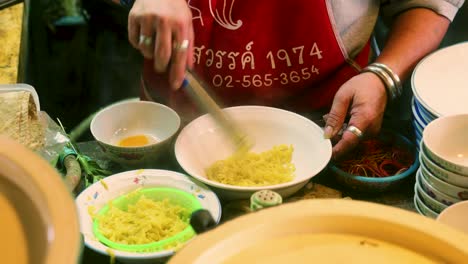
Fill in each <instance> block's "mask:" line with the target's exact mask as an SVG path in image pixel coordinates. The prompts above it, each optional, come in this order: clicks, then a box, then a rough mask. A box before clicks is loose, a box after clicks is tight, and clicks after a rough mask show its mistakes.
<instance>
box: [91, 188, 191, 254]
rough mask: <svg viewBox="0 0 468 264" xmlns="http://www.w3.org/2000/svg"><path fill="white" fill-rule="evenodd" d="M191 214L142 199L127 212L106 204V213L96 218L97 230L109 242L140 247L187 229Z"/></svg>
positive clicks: (170, 205) (129, 207) (172, 206)
mask: <svg viewBox="0 0 468 264" xmlns="http://www.w3.org/2000/svg"><path fill="white" fill-rule="evenodd" d="M189 217H190V214H189V212H188V210H187V209H185V208H184V207H181V206H178V205H174V204H171V203H170V202H169V200H168V199H164V200H162V201H153V200H151V199H149V198H146V197H145V196H144V195H142V196H141V197H140V198H139V199H138V201H137V202H136V203H135V204H133V205H128V208H127V210H126V211H124V210H122V209H120V208H117V207H116V206H113V205H112V203H110V204H109V211H107V213H106V214H104V215H101V216H99V230H100V232H101V233H102V234H103V235H104V236H105V237H106V238H107V239H109V240H111V241H113V242H116V243H121V244H127V245H139V244H147V243H153V242H158V241H161V240H163V239H166V238H169V237H172V236H174V235H176V234H178V233H179V232H181V231H183V230H184V229H185V228H187V227H188V219H189Z"/></svg>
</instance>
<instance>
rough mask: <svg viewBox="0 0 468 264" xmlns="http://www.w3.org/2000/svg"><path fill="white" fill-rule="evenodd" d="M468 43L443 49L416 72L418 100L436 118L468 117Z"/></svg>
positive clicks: (422, 64) (430, 56) (427, 58)
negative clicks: (450, 116) (467, 115)
mask: <svg viewBox="0 0 468 264" xmlns="http://www.w3.org/2000/svg"><path fill="white" fill-rule="evenodd" d="M467 69H468V42H463V43H460V44H456V45H453V46H450V47H447V48H443V49H440V50H438V51H436V52H434V53H432V54H431V55H429V56H427V57H426V58H425V59H423V60H422V61H421V62H420V63H419V64H418V65H417V66H416V68H415V70H414V72H413V75H412V78H411V84H412V89H413V94H414V96H415V97H416V98H417V100H418V101H419V102H420V103H421V104H422V105H423V106H424V107H425V108H426V109H427V110H429V111H430V112H431V113H433V114H434V115H435V116H447V115H453V114H463V113H468V89H467V83H468V74H467Z"/></svg>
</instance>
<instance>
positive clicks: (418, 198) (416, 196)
mask: <svg viewBox="0 0 468 264" xmlns="http://www.w3.org/2000/svg"><path fill="white" fill-rule="evenodd" d="M414 200H415V205H417V206H419V204H422V206H424V209H426V210H427V211H429V212H431V213H433V214H434V215H436V216H438V215H439V214H438V213H437V212H435V211H434V210H432V209H431V208H430V207H429V206H428V205H426V204H425V203H424V202H423V200H422V199H421V197H419V193H418V190H417V186H416V185H415V186H414ZM416 201H417V203H416ZM417 209H420V208H419V207H418V208H417ZM421 213H422V215H424V216H428V215H425V214H424V213H423V212H422V210H421ZM428 217H430V216H428Z"/></svg>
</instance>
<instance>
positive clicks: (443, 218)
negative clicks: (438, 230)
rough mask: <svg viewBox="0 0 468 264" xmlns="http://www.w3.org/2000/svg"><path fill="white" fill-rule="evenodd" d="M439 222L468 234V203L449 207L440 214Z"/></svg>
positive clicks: (464, 202)
mask: <svg viewBox="0 0 468 264" xmlns="http://www.w3.org/2000/svg"><path fill="white" fill-rule="evenodd" d="M437 221H439V222H441V223H444V224H446V225H449V226H451V227H453V228H456V229H458V230H460V231H462V232H465V233H466V234H468V201H463V202H460V203H457V204H454V205H452V206H449V207H447V209H445V210H444V211H442V213H440V214H439V216H438V217H437Z"/></svg>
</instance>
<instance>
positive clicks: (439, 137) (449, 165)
mask: <svg viewBox="0 0 468 264" xmlns="http://www.w3.org/2000/svg"><path fill="white" fill-rule="evenodd" d="M467 131H468V114H461V115H453V116H444V117H440V118H438V119H436V120H434V121H432V122H431V123H429V124H428V125H427V126H426V127H425V128H424V131H423V142H424V147H426V149H425V151H426V154H427V155H428V156H429V158H431V159H432V160H433V161H435V162H436V163H437V164H439V165H441V166H442V167H444V168H445V169H447V170H449V171H452V172H455V173H458V174H461V175H464V176H468V132H467Z"/></svg>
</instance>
